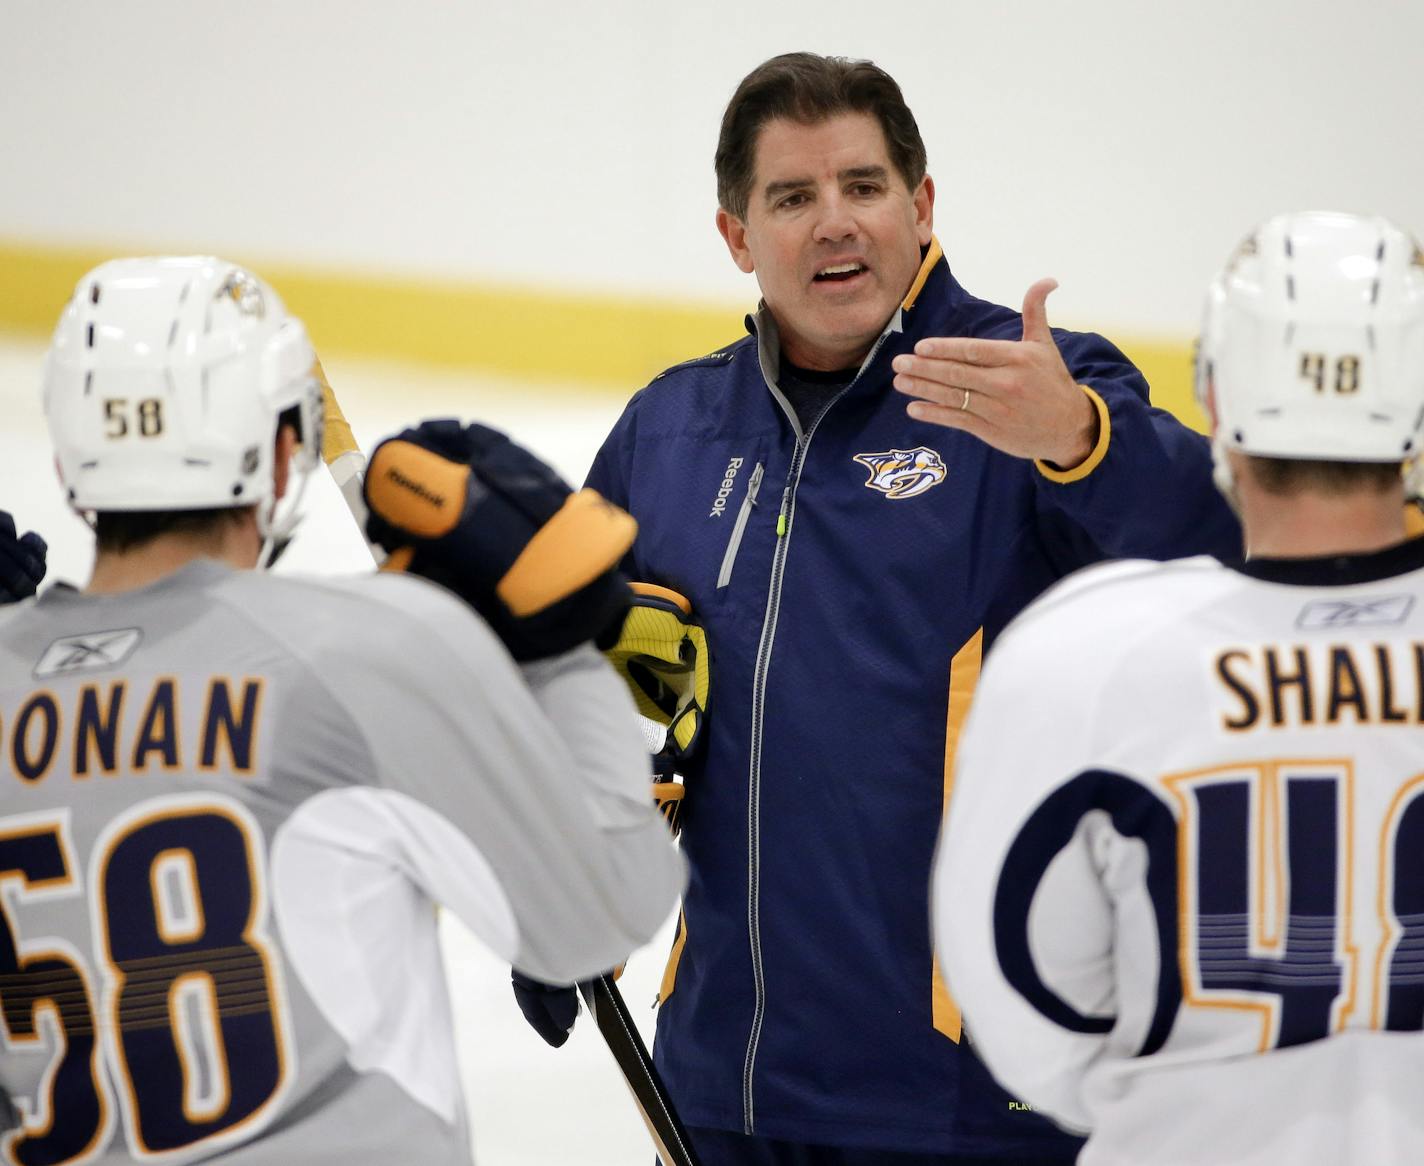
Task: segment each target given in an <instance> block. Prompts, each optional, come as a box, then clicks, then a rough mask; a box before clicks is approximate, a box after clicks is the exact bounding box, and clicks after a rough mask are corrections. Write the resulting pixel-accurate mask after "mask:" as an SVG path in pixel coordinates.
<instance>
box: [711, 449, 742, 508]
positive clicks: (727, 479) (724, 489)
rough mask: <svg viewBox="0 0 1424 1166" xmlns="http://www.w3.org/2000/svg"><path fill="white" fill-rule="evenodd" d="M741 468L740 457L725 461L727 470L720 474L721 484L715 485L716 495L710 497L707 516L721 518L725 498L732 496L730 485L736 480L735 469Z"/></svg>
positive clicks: (725, 504) (725, 505)
mask: <svg viewBox="0 0 1424 1166" xmlns="http://www.w3.org/2000/svg"><path fill="white" fill-rule="evenodd" d="M741 468H742V459H741V458H739V457H734V458H733V459H732V460H731V461H729V462H728V463H727V470H726V472H725V473H724V474H723V475H722V484H721V485H720V486H718V487H717V497H715V498H713V499H712V513H710V514H709V515H708V516H707V517H708V518H721V517H722V515H723V514H724V513H725V512H726V509H727V499H728V498H730V497H731V496H732V486H733V484H734V483H735V482H736V480H737V471H738V470H740V469H741Z"/></svg>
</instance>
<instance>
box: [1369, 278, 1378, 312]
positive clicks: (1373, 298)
mask: <svg viewBox="0 0 1424 1166" xmlns="http://www.w3.org/2000/svg"><path fill="white" fill-rule="evenodd" d="M1378 303H1379V280H1375V281H1374V283H1372V284H1370V306H1371V307H1374V306H1375V305H1376V304H1378Z"/></svg>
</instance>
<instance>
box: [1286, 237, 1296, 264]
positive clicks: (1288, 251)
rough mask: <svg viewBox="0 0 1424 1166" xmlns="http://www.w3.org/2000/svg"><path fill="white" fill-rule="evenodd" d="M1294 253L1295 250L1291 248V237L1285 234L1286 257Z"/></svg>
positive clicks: (1288, 257)
mask: <svg viewBox="0 0 1424 1166" xmlns="http://www.w3.org/2000/svg"><path fill="white" fill-rule="evenodd" d="M1294 254H1295V252H1294V250H1292V248H1291V237H1290V236H1289V235H1287V236H1286V258H1287V259H1290V258H1291V257H1292V256H1293V255H1294Z"/></svg>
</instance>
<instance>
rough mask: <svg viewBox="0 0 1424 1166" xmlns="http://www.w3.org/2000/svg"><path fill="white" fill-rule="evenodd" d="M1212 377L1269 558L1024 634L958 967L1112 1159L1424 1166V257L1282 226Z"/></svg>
mask: <svg viewBox="0 0 1424 1166" xmlns="http://www.w3.org/2000/svg"><path fill="white" fill-rule="evenodd" d="M1197 377H1198V395H1199V398H1200V399H1201V401H1202V404H1203V406H1204V408H1205V409H1206V411H1207V413H1208V415H1209V416H1210V417H1211V419H1212V422H1213V428H1214V444H1215V449H1216V458H1217V471H1218V481H1219V484H1220V485H1222V487H1223V488H1224V489H1225V490H1226V492H1227V495H1228V497H1230V498H1232V499H1233V500H1234V501H1235V503H1236V504H1237V506H1238V509H1239V511H1240V514H1241V517H1242V521H1243V525H1244V527H1245V531H1246V541H1247V545H1248V547H1249V556H1248V558H1247V560H1246V561H1245V562H1244V563H1222V562H1218V561H1216V560H1215V559H1209V558H1198V559H1184V560H1181V561H1178V562H1175V563H1167V564H1163V565H1155V564H1147V563H1119V564H1116V565H1110V566H1104V567H1098V568H1093V569H1091V570H1089V571H1086V572H1083V573H1081V574H1079V575H1076V576H1074V577H1073V578H1071V579H1070V580H1068V581H1066V582H1065V583H1063V584H1062V585H1060V586H1059V587H1058V588H1057V589H1056V590H1054V591H1051V592H1049V593H1048V594H1047V595H1045V596H1044V597H1043V598H1042V599H1040V600H1039V601H1038V602H1037V603H1036V604H1034V605H1033V606H1032V607H1030V608H1029V609H1028V610H1027V611H1026V612H1025V613H1024V614H1023V615H1022V616H1021V617H1020V618H1019V619H1018V621H1017V622H1016V623H1015V624H1014V625H1013V626H1012V627H1011V629H1010V630H1009V631H1008V632H1007V634H1005V635H1004V636H1003V637H1002V638H1001V639H1000V641H999V643H998V645H997V646H996V648H995V650H994V653H993V654H992V656H991V657H990V659H989V662H988V665H987V667H986V669H985V674H984V679H983V685H982V687H981V689H980V693H979V695H978V697H977V699H976V704H975V707H974V711H973V713H972V714H971V716H970V723H969V727H968V729H967V736H966V739H965V742H964V745H963V747H962V750H961V753H960V757H961V762H960V765H959V768H958V771H957V778H956V784H955V789H954V797H953V801H952V803H951V807H950V810H949V815H948V821H947V826H946V834H945V837H944V839H943V844H942V846H941V848H940V851H939V855H938V859H937V863H936V870H935V884H934V919H935V927H936V938H937V944H938V950H939V954H940V958H941V959H942V960H944V962H945V967H946V971H947V974H948V975H949V979H950V985H951V988H952V990H953V991H954V993H955V995H956V997H957V998H958V999H959V1000H960V1002H961V1003H962V1005H963V1006H964V1012H965V1016H966V1018H967V1021H968V1024H969V1026H970V1029H971V1031H972V1032H973V1034H974V1039H975V1041H976V1046H977V1047H978V1048H979V1050H980V1051H981V1053H982V1054H983V1055H984V1058H985V1060H986V1062H987V1063H988V1065H989V1067H990V1068H991V1069H992V1070H993V1071H994V1073H995V1075H996V1076H997V1077H998V1078H999V1079H1000V1081H1001V1082H1002V1083H1003V1084H1004V1085H1005V1087H1007V1088H1008V1089H1010V1090H1011V1091H1013V1092H1014V1093H1015V1094H1016V1095H1017V1096H1019V1097H1022V1098H1024V1099H1025V1100H1026V1101H1027V1102H1029V1103H1032V1104H1033V1105H1034V1106H1035V1107H1037V1108H1038V1109H1040V1110H1041V1111H1043V1112H1044V1113H1046V1114H1048V1115H1050V1116H1052V1117H1054V1118H1056V1119H1058V1120H1059V1121H1060V1122H1061V1123H1063V1124H1064V1125H1066V1126H1068V1127H1070V1128H1072V1129H1074V1130H1077V1131H1079V1132H1084V1133H1086V1134H1087V1135H1088V1142H1087V1145H1086V1148H1085V1149H1084V1150H1083V1152H1082V1154H1081V1156H1080V1158H1079V1161H1080V1162H1082V1163H1085V1164H1092V1166H1127V1164H1131V1166H1147V1164H1153V1163H1160V1164H1171V1166H1195V1164H1203V1166H1204V1164H1207V1163H1212V1164H1215V1163H1223V1162H1230V1163H1234V1164H1238V1166H1282V1164H1285V1163H1290V1164H1291V1166H1312V1164H1319V1166H1350V1164H1352V1163H1356V1164H1359V1166H1383V1164H1386V1163H1389V1164H1402V1163H1410V1162H1418V1161H1420V1160H1421V1158H1424V1110H1421V1108H1420V1106H1419V1098H1418V1094H1419V1083H1420V1081H1421V1079H1424V1035H1421V1031H1424V975H1421V971H1420V969H1421V966H1424V960H1421V955H1424V777H1421V773H1420V771H1421V769H1424V760H1422V759H1424V754H1422V753H1421V751H1420V747H1419V742H1420V729H1421V725H1424V540H1421V539H1418V538H1416V539H1413V540H1409V539H1407V538H1406V531H1405V509H1404V502H1405V487H1404V483H1403V480H1402V475H1401V468H1402V465H1403V464H1404V463H1405V462H1406V461H1407V460H1409V459H1412V458H1414V457H1415V456H1416V455H1417V454H1418V453H1419V451H1420V448H1421V447H1420V441H1421V419H1424V254H1421V252H1420V250H1419V247H1418V245H1417V244H1416V243H1415V242H1414V240H1413V239H1411V238H1410V237H1409V236H1408V235H1407V234H1406V233H1404V232H1403V231H1401V230H1399V229H1398V228H1396V227H1394V226H1392V225H1391V224H1389V223H1388V222H1385V221H1384V220H1381V219H1367V218H1358V217H1355V216H1351V215H1336V214H1323V213H1313V214H1297V215H1284V216H1280V217H1277V218H1275V219H1272V220H1271V221H1269V222H1268V223H1266V224H1264V225H1263V226H1262V227H1261V228H1260V229H1259V230H1258V231H1256V232H1255V233H1254V234H1253V235H1252V236H1250V238H1248V239H1247V241H1246V242H1245V243H1244V244H1243V245H1242V246H1241V248H1240V249H1239V250H1238V251H1237V252H1236V254H1235V255H1234V256H1233V257H1232V259H1231V261H1230V262H1229V263H1228V265H1227V266H1226V268H1225V270H1224V271H1223V272H1222V273H1221V275H1219V276H1218V278H1217V280H1216V282H1215V283H1214V284H1213V286H1212V289H1211V293H1210V297H1209V300H1208V304H1207V312H1206V319H1205V326H1204V329H1203V334H1202V339H1201V350H1200V355H1199V360H1198V372H1197ZM1064 661H1071V666H1069V667H1068V668H1066V669H1065V667H1064Z"/></svg>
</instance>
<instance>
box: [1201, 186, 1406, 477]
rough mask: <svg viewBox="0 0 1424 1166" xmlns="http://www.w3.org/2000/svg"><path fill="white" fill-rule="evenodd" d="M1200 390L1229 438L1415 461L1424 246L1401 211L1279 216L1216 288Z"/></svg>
mask: <svg viewBox="0 0 1424 1166" xmlns="http://www.w3.org/2000/svg"><path fill="white" fill-rule="evenodd" d="M1196 392H1197V400H1198V401H1199V402H1200V403H1201V405H1202V407H1203V409H1205V410H1207V412H1208V413H1209V414H1210V413H1211V412H1212V410H1213V409H1214V410H1215V416H1216V424H1217V429H1216V435H1215V449H1216V456H1217V461H1218V470H1219V471H1221V470H1224V465H1225V456H1224V451H1225V450H1228V449H1236V450H1240V451H1242V452H1243V453H1248V454H1258V455H1261V456H1265V457H1277V458H1311V459H1320V460H1324V461H1343V462H1402V461H1405V460H1406V459H1411V458H1414V457H1415V456H1417V455H1418V453H1419V452H1420V448H1421V423H1424V253H1421V251H1420V248H1419V245H1418V244H1417V243H1416V242H1415V240H1414V239H1413V237H1411V236H1410V235H1409V234H1408V233H1407V232H1406V231H1403V230H1401V229H1400V228H1399V227H1397V226H1395V225H1394V224H1393V223H1391V222H1389V221H1388V220H1387V219H1383V218H1378V217H1363V216H1359V215H1349V214H1336V213H1330V212H1324V211H1312V212H1302V213H1296V214H1284V215H1277V216H1276V217H1274V218H1272V219H1270V220H1268V221H1267V222H1265V223H1264V224H1262V225H1261V226H1260V227H1259V228H1257V230H1256V231H1255V232H1254V233H1253V234H1252V235H1251V236H1249V237H1248V238H1247V239H1246V240H1245V241H1244V242H1243V243H1242V244H1241V245H1240V246H1239V247H1238V248H1237V249H1236V252H1235V254H1234V255H1233V256H1232V257H1231V259H1230V260H1229V261H1228V262H1227V264H1226V267H1225V268H1224V269H1223V270H1222V271H1221V273H1220V274H1219V275H1218V276H1217V277H1216V279H1215V280H1214V281H1213V283H1212V285H1211V290H1210V292H1209V293H1208V295H1207V302H1206V314H1205V319H1204V321H1203V325H1202V336H1201V348H1200V351H1199V352H1198V354H1197V372H1196Z"/></svg>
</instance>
